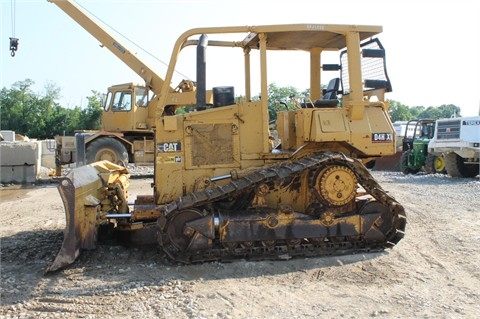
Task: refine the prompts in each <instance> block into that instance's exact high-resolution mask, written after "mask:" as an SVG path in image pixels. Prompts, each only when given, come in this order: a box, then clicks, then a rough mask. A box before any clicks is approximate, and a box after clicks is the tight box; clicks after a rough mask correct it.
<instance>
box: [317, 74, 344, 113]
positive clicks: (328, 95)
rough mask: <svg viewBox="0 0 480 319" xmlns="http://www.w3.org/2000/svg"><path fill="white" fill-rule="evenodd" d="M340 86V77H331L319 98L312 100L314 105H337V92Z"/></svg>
mask: <svg viewBox="0 0 480 319" xmlns="http://www.w3.org/2000/svg"><path fill="white" fill-rule="evenodd" d="M339 88H340V78H333V79H331V80H330V82H328V85H327V88H326V89H325V91H324V94H323V97H322V99H321V100H315V101H313V105H314V106H315V107H336V106H337V105H338V99H337V93H338V89H339Z"/></svg>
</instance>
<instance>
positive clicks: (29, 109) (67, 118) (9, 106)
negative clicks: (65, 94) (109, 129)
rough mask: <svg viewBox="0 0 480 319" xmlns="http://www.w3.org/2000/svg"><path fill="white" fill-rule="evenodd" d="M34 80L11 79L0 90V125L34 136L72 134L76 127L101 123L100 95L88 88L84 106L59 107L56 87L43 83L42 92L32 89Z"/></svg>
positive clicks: (94, 128)
mask: <svg viewBox="0 0 480 319" xmlns="http://www.w3.org/2000/svg"><path fill="white" fill-rule="evenodd" d="M34 84H35V82H34V81H32V80H30V79H26V80H24V81H18V82H15V83H14V84H13V85H12V87H11V89H7V88H5V87H4V88H2V90H1V91H0V114H1V117H0V127H1V128H2V129H3V130H12V131H15V132H17V133H19V134H24V135H27V136H30V137H35V138H38V139H45V138H53V137H54V136H55V135H73V134H74V132H75V131H76V130H98V129H100V127H101V117H102V106H101V104H102V103H101V95H100V94H99V93H98V92H95V91H92V96H89V97H87V99H88V106H87V108H86V109H82V108H80V107H78V106H76V107H74V108H73V109H69V108H63V107H62V106H61V105H60V104H59V103H58V102H56V100H58V98H59V97H60V88H59V87H58V86H56V85H55V84H53V83H47V85H46V86H45V93H44V94H43V95H40V94H35V93H34V92H33V91H32V89H31V88H32V86H33V85H34Z"/></svg>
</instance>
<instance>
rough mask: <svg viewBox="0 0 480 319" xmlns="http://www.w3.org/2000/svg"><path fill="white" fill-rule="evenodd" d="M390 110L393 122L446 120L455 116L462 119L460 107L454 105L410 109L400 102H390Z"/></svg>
mask: <svg viewBox="0 0 480 319" xmlns="http://www.w3.org/2000/svg"><path fill="white" fill-rule="evenodd" d="M389 103H390V108H389V110H388V114H389V115H390V118H391V119H392V122H396V121H408V120H416V119H432V120H438V119H444V118H450V117H453V116H456V117H460V116H462V115H461V114H460V111H461V110H460V107H458V106H456V105H453V104H443V105H440V106H437V107H435V106H429V107H427V108H425V107H424V106H413V107H408V106H406V105H404V104H402V103H400V102H397V101H393V100H389Z"/></svg>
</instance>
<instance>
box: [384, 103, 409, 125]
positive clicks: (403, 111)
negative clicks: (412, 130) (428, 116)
mask: <svg viewBox="0 0 480 319" xmlns="http://www.w3.org/2000/svg"><path fill="white" fill-rule="evenodd" d="M388 102H389V103H390V108H389V109H388V114H389V115H390V118H391V120H392V122H396V121H408V120H411V119H412V114H411V113H410V111H409V109H408V106H406V105H404V104H402V103H400V102H397V101H394V100H389V101H388Z"/></svg>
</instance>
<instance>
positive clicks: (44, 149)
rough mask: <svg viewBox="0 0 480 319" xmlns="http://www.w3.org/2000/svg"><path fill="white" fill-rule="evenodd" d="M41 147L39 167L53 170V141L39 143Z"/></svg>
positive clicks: (54, 144)
mask: <svg viewBox="0 0 480 319" xmlns="http://www.w3.org/2000/svg"><path fill="white" fill-rule="evenodd" d="M39 143H40V146H41V161H40V166H42V167H48V168H55V147H56V143H55V140H43V141H39Z"/></svg>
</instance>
